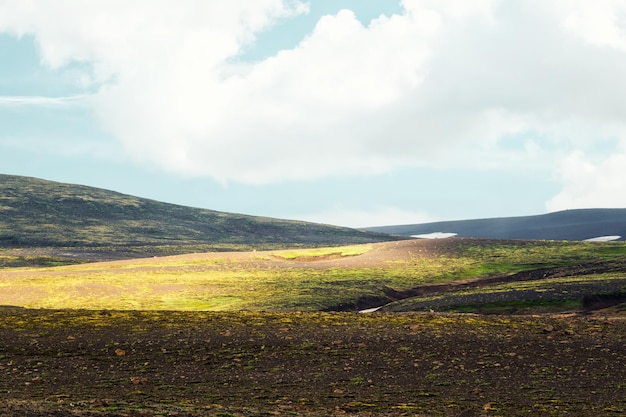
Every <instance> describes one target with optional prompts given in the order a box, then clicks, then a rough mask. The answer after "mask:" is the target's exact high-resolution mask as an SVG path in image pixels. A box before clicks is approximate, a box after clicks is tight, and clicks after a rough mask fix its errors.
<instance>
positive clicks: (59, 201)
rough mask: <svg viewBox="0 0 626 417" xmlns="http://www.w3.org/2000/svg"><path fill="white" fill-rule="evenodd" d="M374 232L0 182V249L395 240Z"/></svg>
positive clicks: (30, 181)
mask: <svg viewBox="0 0 626 417" xmlns="http://www.w3.org/2000/svg"><path fill="white" fill-rule="evenodd" d="M393 239H394V238H393V237H391V236H387V235H384V234H380V233H374V232H367V231H362V230H354V229H350V228H344V227H335V226H328V225H321V224H316V223H308V222H302V221H290V220H279V219H271V218H266V217H255V216H247V215H241V214H230V213H224V212H218V211H213V210H205V209H198V208H190V207H184V206H179V205H174V204H167V203H162V202H158V201H154V200H149V199H144V198H138V197H133V196H129V195H124V194H120V193H116V192H112V191H107V190H103V189H98V188H93V187H87V186H82V185H71V184H64V183H58V182H52V181H46V180H41V179H36V178H29V177H21V176H12V175H0V248H1V247H5V248H6V247H13V248H15V247H100V248H102V247H109V248H111V247H112V248H116V247H124V246H150V245H152V246H157V245H170V246H172V245H188V246H190V245H213V246H219V245H224V247H225V248H227V249H233V248H235V249H236V248H237V245H242V248H241V249H250V248H254V247H255V246H259V247H262V246H264V245H285V246H297V245H309V246H316V245H338V244H353V243H369V242H380V241H386V240H393Z"/></svg>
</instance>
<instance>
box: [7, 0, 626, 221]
mask: <svg viewBox="0 0 626 417" xmlns="http://www.w3.org/2000/svg"><path fill="white" fill-rule="evenodd" d="M0 173H3V174H14V175H25V176H31V177H38V178H44V179H48V180H54V181H61V182H68V183H76V184H84V185H90V186H94V187H100V188H106V189H110V190H114V191H118V192H122V193H126V194H132V195H136V196H140V197H146V198H152V199H156V200H160V201H164V202H169V203H176V204H182V205H187V206H193V207H202V208H208V209H213V210H220V211H228V212H235V213H244V214H252V215H260V216H269V217H276V218H288V219H299V220H307V221H315V222H321V223H328V224H335V225H341V226H350V227H366V226H382V225H395V224H412V223H424V222H431V221H440V220H461V219H472V218H488V217H509V216H521V215H533V214H542V213H547V212H552V211H558V210H566V209H575V208H590V207H626V0H595V1H593V2H589V1H585V0H552V1H549V2H546V1H543V0H500V1H498V0H463V1H460V0H404V1H392V0H384V1H381V0H311V1H299V0H255V1H254V2H252V1H245V0H232V1H228V2H224V1H217V0H215V1H214V0H151V1H146V0H123V1H122V0H92V1H89V2H85V1H82V0H55V1H50V0H29V1H24V0H0Z"/></svg>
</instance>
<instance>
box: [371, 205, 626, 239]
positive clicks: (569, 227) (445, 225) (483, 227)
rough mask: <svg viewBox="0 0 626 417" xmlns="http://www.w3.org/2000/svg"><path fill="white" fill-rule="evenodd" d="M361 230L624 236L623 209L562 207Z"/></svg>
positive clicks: (406, 233) (526, 236)
mask: <svg viewBox="0 0 626 417" xmlns="http://www.w3.org/2000/svg"><path fill="white" fill-rule="evenodd" d="M365 230H369V231H372V232H379V233H391V234H395V235H401V236H414V235H424V234H431V233H455V234H456V236H458V237H474V238H487V239H528V240H587V239H594V238H598V237H603V236H613V237H616V236H619V238H617V239H614V240H625V239H626V209H579V210H566V211H559V212H554V213H548V214H541V215H536V216H521V217H502V218H490V219H473V220H457V221H444V222H435V223H422V224H408V225H398V226H382V227H368V228H365Z"/></svg>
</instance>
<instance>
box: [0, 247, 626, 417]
mask: <svg viewBox="0 0 626 417" xmlns="http://www.w3.org/2000/svg"><path fill="white" fill-rule="evenodd" d="M6 252H7V251H5V252H3V253H5V254H6ZM26 254H27V251H25V252H22V253H21V255H20V256H25V255H26ZM625 255H626V244H624V243H619V242H613V243H589V242H544V241H500V240H477V239H448V240H437V241H425V240H409V241H398V242H386V243H368V244H365V245H350V246H347V247H328V248H313V249H310V248H301V249H294V248H291V249H284V250H278V249H273V250H268V251H252V252H221V253H202V254H186V255H177V256H168V257H157V258H154V257H152V258H143V259H132V260H122V261H114V262H102V263H81V264H76V265H65V266H52V267H50V266H46V267H32V266H31V267H19V268H4V269H0V297H2V300H1V301H0V304H4V305H7V307H5V308H3V309H1V310H0V340H1V342H0V404H1V405H2V406H3V407H2V409H0V416H5V415H6V416H13V415H24V416H44V415H45V416H51V415H69V416H72V415H75V416H167V415H172V416H175V415H178V416H181V415H182V416H192V417H195V416H216V417H217V416H220V417H225V416H237V417H241V416H268V415H284V416H289V415H296V416H297V415H301V416H376V415H389V416H392V415H393V416H396V415H404V416H544V415H548V416H550V415H552V416H565V415H597V416H614V415H623V414H624V413H626V385H625V384H624V381H626V350H625V348H624V342H625V341H626V307H625V305H624V298H625V297H624V295H625V293H626V291H625V289H626V282H625V278H624V276H625V272H624V270H625V269H626V262H625V261H626V257H625ZM379 305H381V306H383V308H382V309H381V311H383V312H376V313H371V314H359V313H357V310H359V309H362V308H366V307H373V306H379ZM9 306H12V307H9ZM24 307H27V308H24ZM340 310H341V311H340ZM433 310H434V311H433ZM459 311H462V312H464V314H459V313H458V312H459ZM476 313H491V314H476ZM493 313H498V314H493Z"/></svg>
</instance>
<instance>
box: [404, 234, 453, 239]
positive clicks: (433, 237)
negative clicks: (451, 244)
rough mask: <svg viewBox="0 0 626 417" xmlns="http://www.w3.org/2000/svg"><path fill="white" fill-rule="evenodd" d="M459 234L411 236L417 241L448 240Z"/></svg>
mask: <svg viewBox="0 0 626 417" xmlns="http://www.w3.org/2000/svg"><path fill="white" fill-rule="evenodd" d="M457 234H458V233H444V232H434V233H426V234H423V235H411V237H414V238H417V239H446V238H449V237H454V236H456V235H457Z"/></svg>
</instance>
